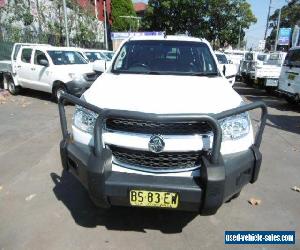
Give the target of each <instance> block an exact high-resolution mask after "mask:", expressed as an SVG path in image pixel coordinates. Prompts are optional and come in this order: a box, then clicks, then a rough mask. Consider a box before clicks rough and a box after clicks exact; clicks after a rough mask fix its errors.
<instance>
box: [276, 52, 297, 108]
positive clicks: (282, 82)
mask: <svg viewBox="0 0 300 250" xmlns="http://www.w3.org/2000/svg"><path fill="white" fill-rule="evenodd" d="M278 91H279V92H280V93H281V94H282V95H283V96H284V97H285V99H286V100H287V101H288V102H290V103H299V102H300V47H294V48H291V49H290V50H289V52H288V53H287V55H286V58H285V61H284V63H283V66H282V69H281V73H280V77H279V85H278Z"/></svg>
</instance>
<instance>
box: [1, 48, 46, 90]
mask: <svg viewBox="0 0 300 250" xmlns="http://www.w3.org/2000/svg"><path fill="white" fill-rule="evenodd" d="M28 45H30V46H50V45H48V44H35V43H15V44H14V46H13V49H12V53H11V56H10V58H11V59H10V60H2V61H0V80H2V81H3V86H2V87H3V88H5V89H7V86H8V83H9V82H10V81H13V77H14V76H15V74H16V60H17V55H18V53H19V50H20V48H21V47H22V46H28ZM1 84H2V82H0V87H1Z"/></svg>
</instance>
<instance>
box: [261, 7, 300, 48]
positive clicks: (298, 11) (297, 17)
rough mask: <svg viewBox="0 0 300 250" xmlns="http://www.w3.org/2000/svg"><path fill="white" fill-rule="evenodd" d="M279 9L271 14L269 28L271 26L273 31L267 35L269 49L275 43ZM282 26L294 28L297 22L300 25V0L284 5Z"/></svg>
mask: <svg viewBox="0 0 300 250" xmlns="http://www.w3.org/2000/svg"><path fill="white" fill-rule="evenodd" d="M278 16H279V9H277V10H275V12H274V14H273V15H271V16H270V19H269V28H271V29H272V30H271V33H270V35H269V36H268V37H267V45H266V47H267V48H268V49H270V48H271V45H274V44H275V38H276V31H277V24H278ZM280 19H281V20H280V28H294V27H295V25H296V24H298V25H299V26H300V1H291V2H290V3H289V4H286V5H284V6H283V7H282V10H281V18H280Z"/></svg>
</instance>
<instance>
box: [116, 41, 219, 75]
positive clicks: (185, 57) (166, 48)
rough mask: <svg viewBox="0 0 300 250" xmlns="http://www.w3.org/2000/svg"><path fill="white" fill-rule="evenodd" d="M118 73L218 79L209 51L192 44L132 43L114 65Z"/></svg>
mask: <svg viewBox="0 0 300 250" xmlns="http://www.w3.org/2000/svg"><path fill="white" fill-rule="evenodd" d="M112 71H113V72H114V73H135V74H165V75H168V74H170V75H207V76H208V75H211V76H213V75H218V74H219V73H218V69H217V66H216V62H215V60H214V57H213V55H212V53H211V51H210V49H209V47H208V46H207V45H206V44H205V43H202V42H189V41H151V40H148V41H129V42H126V43H125V44H124V45H123V47H122V48H121V50H120V52H119V54H118V56H117V57H116V60H115V61H114V65H113V70H112Z"/></svg>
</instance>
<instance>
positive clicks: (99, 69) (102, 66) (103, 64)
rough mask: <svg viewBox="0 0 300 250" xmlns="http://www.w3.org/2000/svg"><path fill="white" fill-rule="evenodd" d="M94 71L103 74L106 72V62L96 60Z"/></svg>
mask: <svg viewBox="0 0 300 250" xmlns="http://www.w3.org/2000/svg"><path fill="white" fill-rule="evenodd" d="M93 70H94V71H97V72H102V73H103V72H104V71H105V70H106V61H105V60H96V61H95V62H93Z"/></svg>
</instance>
